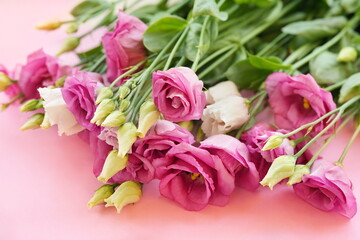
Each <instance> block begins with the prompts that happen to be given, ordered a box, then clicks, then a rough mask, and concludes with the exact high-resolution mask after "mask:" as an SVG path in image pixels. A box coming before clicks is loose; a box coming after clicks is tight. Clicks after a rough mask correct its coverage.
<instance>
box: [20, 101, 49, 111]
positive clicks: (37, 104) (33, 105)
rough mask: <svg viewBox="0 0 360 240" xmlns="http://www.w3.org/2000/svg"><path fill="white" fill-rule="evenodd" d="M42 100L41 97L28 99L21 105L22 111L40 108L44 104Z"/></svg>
mask: <svg viewBox="0 0 360 240" xmlns="http://www.w3.org/2000/svg"><path fill="white" fill-rule="evenodd" d="M42 102H43V101H42V100H40V99H31V100H28V101H26V102H25V103H24V104H23V105H22V106H21V107H20V111H21V112H31V111H35V110H37V109H39V108H42V107H43V104H42Z"/></svg>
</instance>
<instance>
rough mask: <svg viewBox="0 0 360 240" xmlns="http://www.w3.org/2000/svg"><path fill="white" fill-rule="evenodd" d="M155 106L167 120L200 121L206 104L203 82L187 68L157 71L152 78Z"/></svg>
mask: <svg viewBox="0 0 360 240" xmlns="http://www.w3.org/2000/svg"><path fill="white" fill-rule="evenodd" d="M152 81H153V82H152V86H153V98H154V102H155V105H156V106H157V107H158V109H159V111H160V112H161V113H162V114H163V115H164V117H165V119H167V120H170V121H174V122H180V121H189V120H198V119H200V118H201V116H202V112H203V110H204V107H205V104H206V97H205V93H204V92H203V91H202V88H203V82H202V81H200V80H199V78H198V77H197V76H196V74H195V72H194V71H193V70H191V69H190V68H187V67H175V68H171V69H169V70H167V71H157V72H154V73H153V77H152Z"/></svg>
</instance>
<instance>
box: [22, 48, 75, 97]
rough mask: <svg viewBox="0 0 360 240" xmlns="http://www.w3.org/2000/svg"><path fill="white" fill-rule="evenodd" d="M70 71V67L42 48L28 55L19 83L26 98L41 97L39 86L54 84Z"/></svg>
mask: <svg viewBox="0 0 360 240" xmlns="http://www.w3.org/2000/svg"><path fill="white" fill-rule="evenodd" d="M70 73H71V68H70V67H67V66H61V65H60V64H59V63H58V59H57V58H56V57H53V56H50V55H47V54H46V53H44V51H43V50H42V49H40V50H37V51H36V52H34V53H32V54H30V55H29V56H28V58H27V63H26V64H25V65H24V66H22V68H21V71H20V77H19V82H18V83H19V86H20V89H21V91H22V92H23V93H24V95H25V98H26V99H31V98H40V95H39V92H38V91H37V89H38V88H40V87H47V86H51V85H54V83H55V81H56V80H58V79H59V78H60V77H62V76H64V75H67V74H70Z"/></svg>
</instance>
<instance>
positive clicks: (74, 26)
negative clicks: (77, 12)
mask: <svg viewBox="0 0 360 240" xmlns="http://www.w3.org/2000/svg"><path fill="white" fill-rule="evenodd" d="M78 29H79V24H77V23H75V22H74V23H70V24H69V26H68V27H67V29H66V33H68V34H71V33H76V32H77V31H78Z"/></svg>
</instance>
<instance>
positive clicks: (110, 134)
mask: <svg viewBox="0 0 360 240" xmlns="http://www.w3.org/2000/svg"><path fill="white" fill-rule="evenodd" d="M98 138H99V139H100V140H102V141H105V142H106V143H107V144H109V145H111V146H113V148H114V149H117V148H118V147H119V143H118V139H117V128H110V127H104V128H103V129H101V132H100V134H99V136H98Z"/></svg>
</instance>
